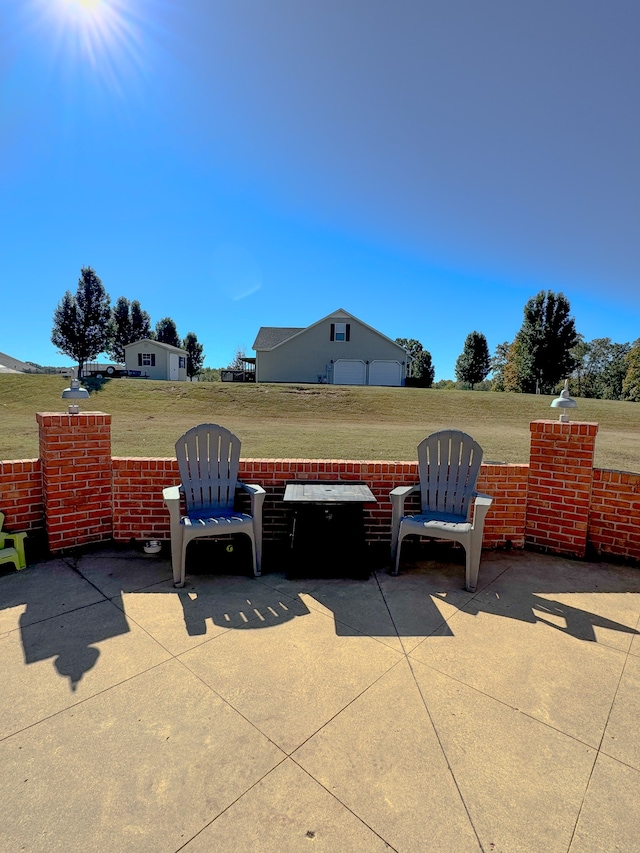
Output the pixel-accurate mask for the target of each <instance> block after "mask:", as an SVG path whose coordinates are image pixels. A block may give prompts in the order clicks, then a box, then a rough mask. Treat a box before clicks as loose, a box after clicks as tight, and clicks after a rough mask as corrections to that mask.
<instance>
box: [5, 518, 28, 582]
mask: <svg viewBox="0 0 640 853" xmlns="http://www.w3.org/2000/svg"><path fill="white" fill-rule="evenodd" d="M3 524H4V513H3V512H0V563H11V562H15V564H16V568H17V569H26V567H27V559H26V557H25V553H24V540H25V539H26V538H27V534H26V533H9V532H8V531H6V530H5V531H3V530H2V525H3ZM7 540H9V541H10V542H11V547H7ZM11 552H13V553H14V554H15V557H16V559H14V557H13V556H12V555H11ZM7 555H8V556H7Z"/></svg>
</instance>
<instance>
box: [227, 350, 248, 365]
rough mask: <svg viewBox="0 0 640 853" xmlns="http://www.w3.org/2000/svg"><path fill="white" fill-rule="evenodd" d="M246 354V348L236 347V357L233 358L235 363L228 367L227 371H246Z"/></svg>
mask: <svg viewBox="0 0 640 853" xmlns="http://www.w3.org/2000/svg"><path fill="white" fill-rule="evenodd" d="M245 356H246V353H245V351H244V347H239V346H238V347H236V351H235V355H234V356H233V361H232V362H231V364H229V365H227V370H244V368H245V365H244V359H245Z"/></svg>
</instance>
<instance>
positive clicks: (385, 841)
mask: <svg viewBox="0 0 640 853" xmlns="http://www.w3.org/2000/svg"><path fill="white" fill-rule="evenodd" d="M394 666H395V664H394ZM289 758H290V759H291V761H293V762H294V763H295V765H296V767H299V768H300V770H302V771H303V772H304V773H306V774H307V776H308V777H309V778H310V779H313V781H314V782H315V783H316V784H317V785H319V786H320V787H321V788H322V790H323V791H326V792H327V794H329V795H330V796H331V797H333V799H334V800H335V801H336V802H338V803H340V805H341V806H342V807H343V808H344V809H346V810H347V811H348V812H350V813H351V814H352V815H353V816H354V817H355V818H356V820H359V821H360V823H361V824H362V825H363V826H366V827H367V829H369V830H370V831H371V832H372V833H373V834H374V835H377V836H378V838H379V839H380V840H381V841H383V842H384V843H385V844H386V845H387V846H388V848H389V849H390V850H393V851H394V853H399V851H398V848H397V847H394V846H393V844H391V842H390V841H387V839H386V838H383V837H382V836H381V835H380V833H379V832H377V831H376V830H375V829H374V828H373V827H372V826H369V824H368V823H367V822H366V820H364V819H363V818H361V817H360V815H359V814H357V813H356V812H354V811H353V809H351V808H349V806H348V805H347V804H346V803H343V802H342V800H341V799H340V798H339V797H337V796H336V795H335V794H334V793H333V791H330V790H329V789H328V788H327V787H325V786H324V785H323V784H322V782H320V780H319V779H316V777H315V776H314V775H313V774H312V773H309V771H308V770H307V769H306V767H303V766H302V765H301V764H299V763H298V762H297V761H296V760H295V758H293V756H289Z"/></svg>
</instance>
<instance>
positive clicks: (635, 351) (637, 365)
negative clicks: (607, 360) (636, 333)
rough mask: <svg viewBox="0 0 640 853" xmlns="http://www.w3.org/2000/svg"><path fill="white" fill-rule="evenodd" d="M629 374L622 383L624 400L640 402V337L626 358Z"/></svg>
mask: <svg viewBox="0 0 640 853" xmlns="http://www.w3.org/2000/svg"><path fill="white" fill-rule="evenodd" d="M625 361H626V364H627V374H626V376H625V378H624V382H623V384H622V396H623V399H624V400H632V401H633V402H635V403H638V402H640V338H638V340H637V341H634V342H633V346H632V347H631V349H630V350H629V352H628V353H627V355H626V358H625Z"/></svg>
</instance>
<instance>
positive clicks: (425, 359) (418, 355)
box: [396, 338, 436, 388]
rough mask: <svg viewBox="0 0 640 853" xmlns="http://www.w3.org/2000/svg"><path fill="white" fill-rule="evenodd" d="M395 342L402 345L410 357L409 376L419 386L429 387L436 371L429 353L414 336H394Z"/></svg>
mask: <svg viewBox="0 0 640 853" xmlns="http://www.w3.org/2000/svg"><path fill="white" fill-rule="evenodd" d="M396 343H397V344H400V346H401V347H403V348H404V349H405V350H406V351H407V354H408V355H409V357H410V359H411V378H413V380H414V383H413V384H416V385H419V386H420V387H421V388H431V386H432V385H433V380H434V378H435V375H436V372H435V369H434V367H433V362H432V360H431V353H430V352H428V350H426V349H424V347H423V346H422V344H421V343H420V341H418V340H416V339H415V338H396Z"/></svg>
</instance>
